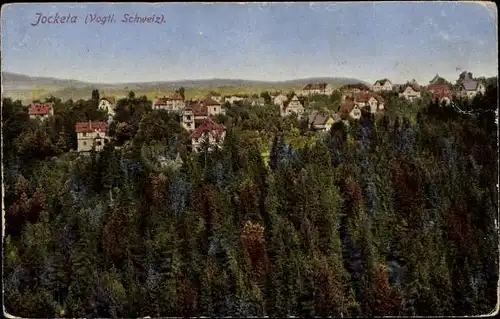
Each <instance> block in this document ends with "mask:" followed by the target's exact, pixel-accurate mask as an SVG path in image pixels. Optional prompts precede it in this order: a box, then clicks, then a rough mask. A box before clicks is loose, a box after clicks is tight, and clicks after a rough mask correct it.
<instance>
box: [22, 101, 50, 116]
mask: <svg viewBox="0 0 500 319" xmlns="http://www.w3.org/2000/svg"><path fill="white" fill-rule="evenodd" d="M28 114H29V116H30V119H41V120H45V119H47V118H48V117H49V116H53V115H54V104H53V103H37V102H33V103H31V104H30V106H29V109H28Z"/></svg>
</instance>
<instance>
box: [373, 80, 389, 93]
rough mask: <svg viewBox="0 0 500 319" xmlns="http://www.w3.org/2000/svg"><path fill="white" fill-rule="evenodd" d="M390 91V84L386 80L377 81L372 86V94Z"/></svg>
mask: <svg viewBox="0 0 500 319" xmlns="http://www.w3.org/2000/svg"><path fill="white" fill-rule="evenodd" d="M382 91H392V82H391V81H389V80H388V79H382V80H378V81H376V82H375V84H373V92H382Z"/></svg>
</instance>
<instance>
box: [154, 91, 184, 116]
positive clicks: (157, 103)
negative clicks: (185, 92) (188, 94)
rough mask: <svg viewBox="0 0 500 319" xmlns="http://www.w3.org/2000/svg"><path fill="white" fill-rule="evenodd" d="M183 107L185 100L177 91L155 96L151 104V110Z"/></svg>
mask: <svg viewBox="0 0 500 319" xmlns="http://www.w3.org/2000/svg"><path fill="white" fill-rule="evenodd" d="M185 107H186V102H185V101H184V98H183V97H182V96H181V95H180V94H179V93H175V94H174V95H172V96H170V97H165V96H164V97H161V98H156V99H155V100H154V101H153V105H152V108H153V110H166V111H174V112H179V111H182V110H183V109H184V108H185Z"/></svg>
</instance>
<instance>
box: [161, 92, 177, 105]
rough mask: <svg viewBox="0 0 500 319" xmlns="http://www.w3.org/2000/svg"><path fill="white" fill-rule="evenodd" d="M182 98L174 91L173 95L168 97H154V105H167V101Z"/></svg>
mask: <svg viewBox="0 0 500 319" xmlns="http://www.w3.org/2000/svg"><path fill="white" fill-rule="evenodd" d="M182 100H183V98H182V96H181V95H180V94H179V93H175V94H174V95H172V96H170V97H165V96H164V97H159V98H157V99H155V103H154V104H155V105H167V102H169V101H182Z"/></svg>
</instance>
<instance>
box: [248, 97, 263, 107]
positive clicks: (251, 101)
mask: <svg viewBox="0 0 500 319" xmlns="http://www.w3.org/2000/svg"><path fill="white" fill-rule="evenodd" d="M243 102H244V103H245V104H248V105H251V106H264V105H265V104H266V100H264V98H262V97H259V98H256V97H252V98H248V99H244V100H243Z"/></svg>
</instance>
